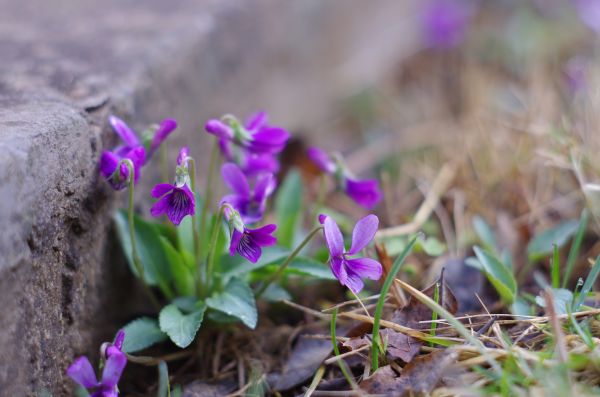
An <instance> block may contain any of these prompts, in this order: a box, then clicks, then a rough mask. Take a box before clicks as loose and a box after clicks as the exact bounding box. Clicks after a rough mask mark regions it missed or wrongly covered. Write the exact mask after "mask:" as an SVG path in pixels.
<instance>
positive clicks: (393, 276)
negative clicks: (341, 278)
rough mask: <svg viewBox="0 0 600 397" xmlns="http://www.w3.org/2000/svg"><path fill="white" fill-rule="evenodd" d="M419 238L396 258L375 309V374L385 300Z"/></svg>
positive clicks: (377, 366)
mask: <svg viewBox="0 0 600 397" xmlns="http://www.w3.org/2000/svg"><path fill="white" fill-rule="evenodd" d="M417 238H418V236H414V237H413V238H411V239H410V242H409V243H408V245H407V246H406V248H404V251H402V253H401V254H400V256H399V257H398V258H396V260H395V261H394V264H393V265H392V269H391V270H390V272H389V273H388V275H387V278H386V279H385V282H384V283H383V287H381V292H380V293H379V299H378V300H377V307H376V308H375V314H374V316H373V343H372V344H371V370H372V371H373V372H374V371H376V370H377V368H379V344H380V343H381V338H380V337H379V322H380V321H381V315H382V314H383V305H384V304H385V298H386V296H387V294H388V292H389V290H390V287H391V286H392V283H393V282H394V280H395V279H396V276H397V275H398V272H399V271H400V267H402V264H403V263H404V260H405V259H406V257H407V256H408V254H409V253H410V252H411V251H412V249H413V247H414V245H415V243H416V242H417Z"/></svg>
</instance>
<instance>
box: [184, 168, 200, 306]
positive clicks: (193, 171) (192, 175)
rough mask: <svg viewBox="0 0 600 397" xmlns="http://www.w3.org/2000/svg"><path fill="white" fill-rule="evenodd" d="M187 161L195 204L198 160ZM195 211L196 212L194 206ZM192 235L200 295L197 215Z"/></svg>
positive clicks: (193, 219)
mask: <svg viewBox="0 0 600 397" xmlns="http://www.w3.org/2000/svg"><path fill="white" fill-rule="evenodd" d="M187 162H188V164H189V171H190V184H191V188H192V193H193V194H194V205H196V200H195V198H197V197H198V195H197V191H196V161H194V159H193V158H191V157H188V158H187ZM194 213H196V211H195V208H194ZM192 235H193V237H194V255H195V256H196V269H197V270H196V282H197V292H198V295H200V294H201V292H202V271H201V263H202V262H201V248H200V234H199V233H198V224H197V222H196V216H193V217H192Z"/></svg>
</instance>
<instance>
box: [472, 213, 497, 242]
mask: <svg viewBox="0 0 600 397" xmlns="http://www.w3.org/2000/svg"><path fill="white" fill-rule="evenodd" d="M473 229H475V233H477V236H478V237H479V239H480V240H481V242H482V243H483V246H484V247H485V248H486V249H488V250H490V251H495V250H496V249H497V245H496V234H495V233H494V231H493V230H492V228H491V227H490V225H489V224H488V223H487V222H486V221H485V219H483V218H482V217H480V216H479V215H475V217H473Z"/></svg>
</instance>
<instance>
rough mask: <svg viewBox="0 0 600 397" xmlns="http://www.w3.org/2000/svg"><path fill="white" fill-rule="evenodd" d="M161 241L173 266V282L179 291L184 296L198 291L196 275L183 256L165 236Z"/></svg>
mask: <svg viewBox="0 0 600 397" xmlns="http://www.w3.org/2000/svg"><path fill="white" fill-rule="evenodd" d="M160 243H161V244H162V247H163V251H164V253H165V256H166V257H167V260H168V262H169V265H170V267H171V274H172V275H173V282H174V283H175V288H176V290H177V292H178V293H179V294H180V295H183V296H190V295H193V294H194V292H195V291H196V289H195V285H194V275H193V274H192V273H191V271H190V268H189V267H188V266H187V264H186V263H185V261H184V259H183V256H182V255H181V254H180V253H179V252H178V251H177V250H176V249H175V247H173V245H172V244H171V242H170V241H169V240H167V239H166V238H165V237H161V238H160Z"/></svg>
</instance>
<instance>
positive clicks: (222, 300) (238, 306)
mask: <svg viewBox="0 0 600 397" xmlns="http://www.w3.org/2000/svg"><path fill="white" fill-rule="evenodd" d="M206 304H207V305H208V307H210V308H211V309H214V310H217V311H220V312H223V313H225V314H228V315H230V316H233V317H236V318H239V319H240V320H241V321H242V322H243V323H244V324H246V326H248V328H252V329H254V327H256V321H257V311H256V302H255V300H254V294H253V293H252V290H251V289H250V287H249V286H248V284H246V283H244V282H243V281H241V280H238V279H236V278H233V279H231V281H229V283H228V284H227V285H226V286H225V288H224V289H223V292H220V293H216V294H214V295H213V296H211V297H210V298H208V299H206Z"/></svg>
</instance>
